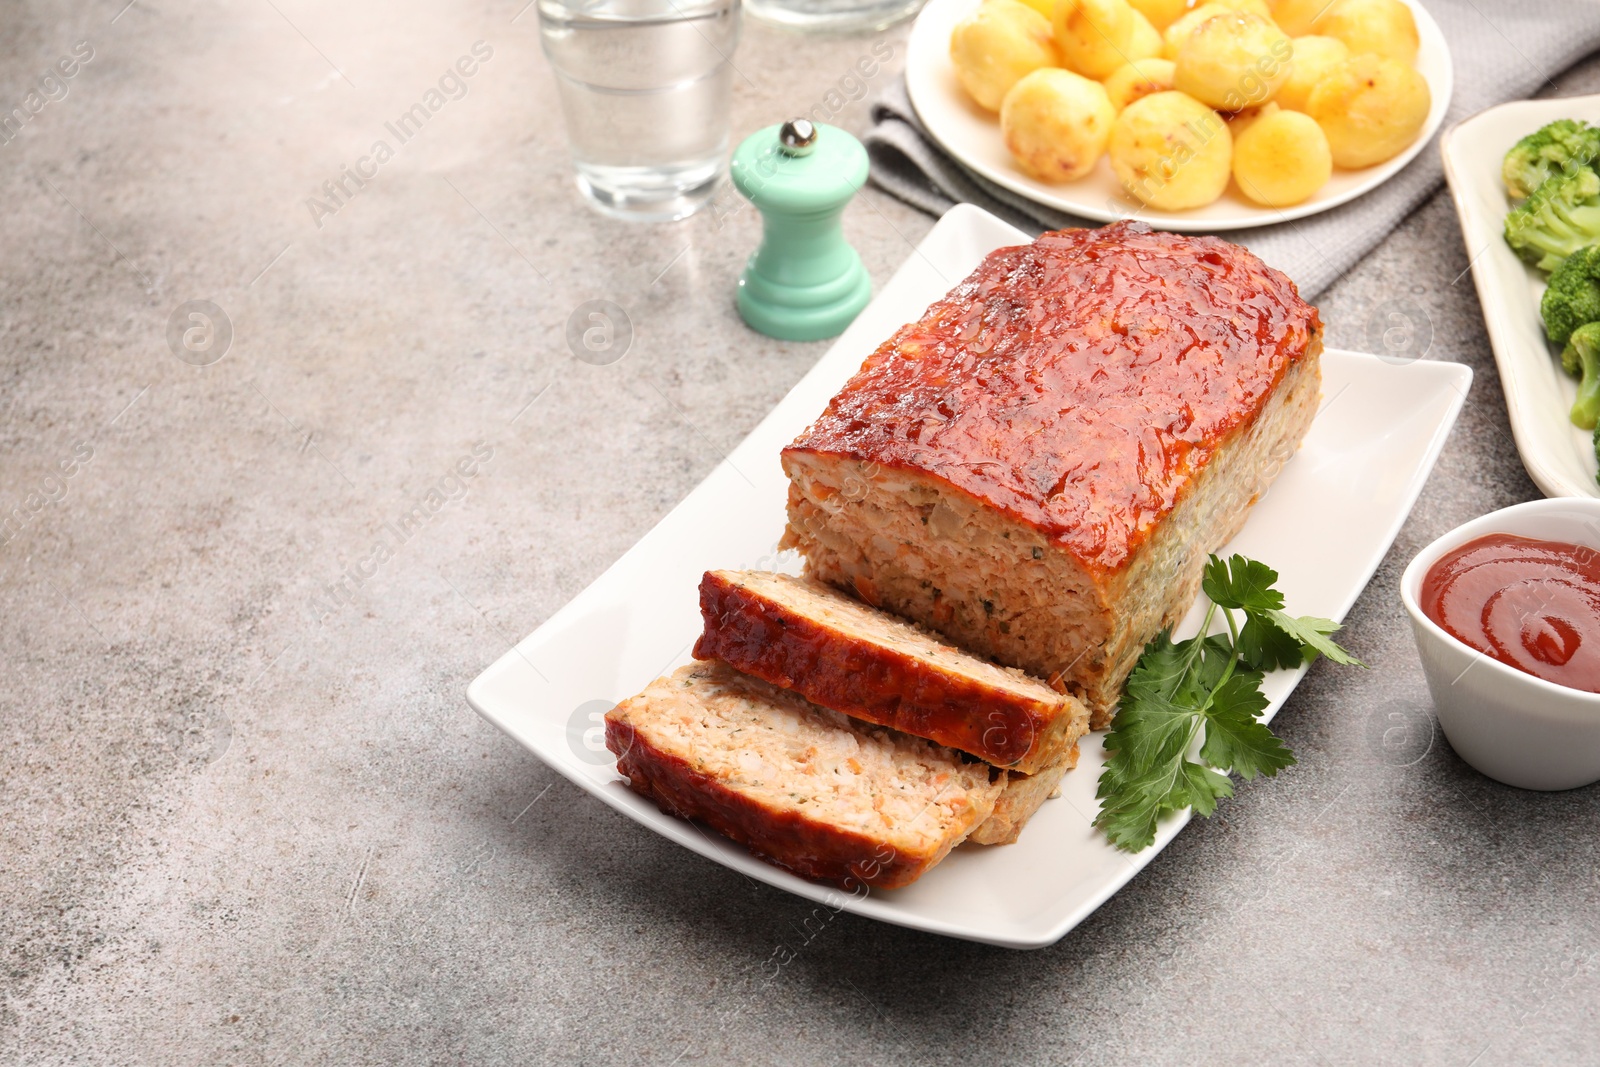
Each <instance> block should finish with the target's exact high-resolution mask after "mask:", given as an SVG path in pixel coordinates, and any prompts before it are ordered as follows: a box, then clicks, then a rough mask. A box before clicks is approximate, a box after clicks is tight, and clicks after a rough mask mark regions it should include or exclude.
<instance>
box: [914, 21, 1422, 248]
mask: <svg viewBox="0 0 1600 1067" xmlns="http://www.w3.org/2000/svg"><path fill="white" fill-rule="evenodd" d="M1452 85H1453V79H1452V70H1451V63H1450V50H1449V47H1448V46H1447V45H1446V44H1445V39H1444V34H1443V33H1441V32H1440V30H1439V26H1438V24H1437V23H1436V22H1434V20H1433V18H1432V17H1431V16H1429V15H1428V13H1427V11H1426V10H1425V9H1424V8H1423V7H1422V5H1421V4H1420V3H1417V2H1416V0H930V2H929V3H928V5H927V7H925V8H924V9H923V11H922V14H921V15H919V16H918V18H917V23H916V25H915V26H914V27H913V29H912V31H911V43H910V50H909V54H908V56H907V59H906V88H907V90H908V92H909V95H910V97H911V103H912V106H913V107H915V108H916V111H917V116H918V118H920V119H921V120H922V124H923V126H924V128H925V129H926V130H927V131H928V133H929V134H930V135H931V136H932V137H933V138H934V139H935V140H936V141H938V142H939V144H940V146H941V147H943V148H944V150H945V151H946V152H948V153H950V155H951V156H953V157H954V158H955V159H957V160H959V161H960V162H961V163H962V164H963V165H965V166H966V167H968V168H970V169H971V170H973V171H975V172H976V173H978V174H980V175H982V176H983V177H985V178H987V179H989V180H990V181H992V182H994V183H996V184H997V185H1000V186H1002V187H1004V188H1006V189H1010V190H1012V191H1014V192H1016V193H1020V194H1021V195H1023V196H1026V197H1028V198H1029V199H1031V200H1034V201H1037V202H1038V203H1040V204H1044V205H1046V206H1048V207H1052V208H1057V209H1059V210H1061V211H1065V212H1070V213H1072V214H1075V215H1080V216H1083V217H1085V218H1089V219H1095V220H1099V221H1105V222H1109V221H1112V220H1115V219H1119V218H1126V217H1129V216H1137V217H1138V218H1141V219H1144V220H1146V221H1148V222H1150V223H1151V224H1152V225H1155V226H1161V227H1164V228H1166V229H1170V230H1178V231H1186V230H1187V231H1217V230H1236V229H1243V228H1245V227H1250V226H1262V225H1268V224H1271V223H1275V222H1283V221H1288V220H1290V219H1297V218H1303V217H1305V216H1307V215H1312V214H1315V213H1317V212H1319V211H1325V210H1327V209H1328V208H1331V207H1336V206H1338V205H1339V204H1343V203H1346V202H1347V201H1349V200H1352V199H1354V198H1356V197H1358V196H1360V195H1362V194H1363V193H1365V192H1368V191H1369V190H1371V189H1373V188H1376V187H1377V186H1378V185H1380V184H1381V183H1382V182H1383V181H1384V180H1385V179H1386V178H1388V177H1389V176H1390V175H1392V174H1394V173H1395V172H1396V171H1398V170H1400V168H1402V167H1404V166H1405V165H1406V164H1407V163H1408V162H1410V161H1411V159H1412V158H1413V157H1414V156H1415V155H1416V154H1417V153H1418V152H1419V151H1421V150H1422V147H1423V145H1425V144H1426V143H1427V142H1428V140H1429V139H1430V138H1431V137H1432V136H1433V134H1434V133H1435V132H1436V131H1437V130H1438V128H1439V126H1440V124H1441V123H1442V122H1443V121H1444V115H1445V110H1446V109H1447V108H1448V106H1449V103H1450V93H1451V90H1452Z"/></svg>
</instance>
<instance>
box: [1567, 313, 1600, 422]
mask: <svg viewBox="0 0 1600 1067" xmlns="http://www.w3.org/2000/svg"><path fill="white" fill-rule="evenodd" d="M1561 369H1562V370H1564V371H1566V372H1567V373H1568V374H1571V375H1574V376H1577V375H1580V374H1581V375H1582V376H1583V380H1582V381H1580V382H1579V383H1578V399H1577V401H1576V402H1575V403H1574V404H1573V405H1572V425H1574V426H1576V427H1578V428H1579V429H1580V430H1592V429H1594V428H1595V424H1596V423H1597V422H1600V322H1589V323H1585V324H1584V325H1582V326H1579V327H1578V328H1577V329H1576V330H1573V331H1572V337H1571V339H1570V340H1568V341H1567V347H1566V348H1564V349H1562V350H1561Z"/></svg>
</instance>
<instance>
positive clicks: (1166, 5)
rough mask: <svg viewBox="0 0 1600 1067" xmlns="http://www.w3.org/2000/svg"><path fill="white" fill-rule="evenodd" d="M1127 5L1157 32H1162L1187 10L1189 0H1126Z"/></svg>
mask: <svg viewBox="0 0 1600 1067" xmlns="http://www.w3.org/2000/svg"><path fill="white" fill-rule="evenodd" d="M1128 5H1129V6H1130V7H1132V8H1133V9H1134V10H1135V11H1137V12H1139V14H1141V15H1143V16H1144V17H1145V18H1147V19H1149V20H1150V25H1152V26H1154V27H1155V28H1156V29H1157V30H1164V29H1166V28H1167V27H1168V26H1170V25H1172V23H1173V22H1174V21H1175V20H1176V19H1177V17H1178V16H1179V15H1181V14H1183V13H1184V12H1185V11H1187V10H1189V0H1128Z"/></svg>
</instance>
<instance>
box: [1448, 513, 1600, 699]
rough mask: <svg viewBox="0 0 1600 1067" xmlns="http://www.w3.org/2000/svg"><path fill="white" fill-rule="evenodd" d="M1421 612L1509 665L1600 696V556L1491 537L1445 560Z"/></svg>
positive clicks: (1512, 537)
mask: <svg viewBox="0 0 1600 1067" xmlns="http://www.w3.org/2000/svg"><path fill="white" fill-rule="evenodd" d="M1422 611H1423V614H1425V615H1427V616H1428V618H1430V619H1432V620H1433V621H1434V622H1436V623H1438V624H1439V625H1440V626H1442V627H1444V629H1445V630H1447V631H1449V632H1450V634H1451V635H1452V636H1454V637H1456V638H1457V639H1459V640H1461V641H1462V642H1464V643H1466V644H1468V645H1471V646H1472V647H1473V648H1475V649H1477V650H1478V651H1480V652H1483V653H1486V654H1487V655H1490V656H1493V657H1494V658H1495V659H1497V660H1499V661H1500V662H1501V663H1504V664H1506V665H1507V666H1511V667H1515V668H1517V669H1518V670H1520V671H1526V672H1527V673H1528V674H1531V675H1533V676H1535V677H1537V678H1543V679H1545V680H1546V681H1550V682H1555V683H1556V684H1557V685H1564V686H1567V687H1568V688H1571V689H1584V690H1587V691H1589V692H1591V693H1600V552H1597V551H1595V550H1594V549H1592V548H1584V547H1583V546H1581V545H1572V544H1567V543H1566V542H1564V541H1539V540H1535V539H1534V538H1531V537H1517V536H1515V535H1512V534H1489V535H1488V536H1487V537H1479V538H1477V539H1476V540H1473V541H1468V542H1467V543H1466V544H1464V545H1462V546H1461V547H1459V548H1456V549H1454V550H1452V551H1450V552H1447V553H1445V555H1443V556H1441V557H1440V558H1439V560H1438V562H1436V563H1434V565H1433V566H1432V567H1430V568H1428V573H1427V575H1426V577H1424V578H1423V579H1422Z"/></svg>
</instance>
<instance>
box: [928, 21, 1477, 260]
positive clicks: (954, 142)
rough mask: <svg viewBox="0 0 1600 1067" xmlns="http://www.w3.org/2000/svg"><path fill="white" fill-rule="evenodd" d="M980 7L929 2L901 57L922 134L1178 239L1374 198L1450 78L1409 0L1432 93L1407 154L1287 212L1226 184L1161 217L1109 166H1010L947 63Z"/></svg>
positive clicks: (1007, 176) (1029, 182) (1425, 133)
mask: <svg viewBox="0 0 1600 1067" xmlns="http://www.w3.org/2000/svg"><path fill="white" fill-rule="evenodd" d="M979 2H980V0H929V3H928V6H927V7H925V8H923V9H922V14H920V15H918V16H917V22H916V25H915V26H913V27H912V30H911V42H910V47H909V51H908V53H907V55H906V90H907V92H908V94H909V95H910V97H911V104H912V106H913V107H915V108H916V109H917V117H918V118H920V119H921V120H922V125H923V128H925V129H926V130H927V131H928V133H929V134H930V135H931V136H932V137H933V139H934V140H936V141H938V142H939V144H940V146H941V147H943V148H944V150H945V151H946V152H948V153H949V154H950V155H951V156H953V157H954V158H955V159H957V160H959V161H960V162H961V163H963V164H964V165H966V166H967V167H968V168H969V169H971V170H973V171H976V172H977V173H978V174H981V175H983V176H984V177H985V178H987V179H989V180H990V181H992V182H994V183H995V184H996V185H999V186H1001V187H1002V188H1005V189H1009V190H1011V191H1012V192H1014V193H1019V194H1021V195H1022V196H1025V197H1027V198H1028V199H1029V200H1034V201H1037V202H1038V203H1040V204H1044V205H1045V206H1047V207H1052V208H1056V209H1058V210H1061V211H1067V212H1071V213H1072V214H1074V215H1078V216H1080V217H1082V218H1086V219H1095V220H1097V221H1100V222H1112V221H1115V220H1116V219H1120V218H1126V217H1129V216H1137V217H1138V218H1141V219H1144V220H1145V221H1146V222H1148V223H1150V224H1151V225H1152V226H1154V227H1156V228H1157V229H1163V230H1176V231H1178V232H1180V233H1215V232H1218V231H1222V230H1240V229H1245V228H1247V227H1250V226H1266V225H1270V224H1272V223H1276V222H1287V221H1289V220H1291V219H1299V218H1304V217H1306V216H1307V215H1315V214H1317V213H1318V212H1319V211H1327V210H1328V209H1329V208H1333V207H1338V206H1339V205H1340V204H1343V203H1346V202H1348V201H1350V200H1354V199H1355V198H1356V197H1358V196H1361V195H1362V194H1363V193H1368V192H1371V191H1372V190H1373V189H1376V188H1377V187H1378V186H1379V185H1382V184H1383V183H1384V182H1385V181H1386V180H1388V178H1389V177H1390V176H1391V175H1393V174H1395V173H1396V172H1398V171H1399V170H1400V169H1401V168H1402V167H1404V166H1405V165H1406V164H1407V163H1409V162H1411V160H1412V158H1413V157H1415V156H1416V154H1417V153H1418V152H1420V151H1422V147H1423V145H1425V144H1427V143H1428V141H1429V139H1430V138H1432V137H1433V135H1434V133H1435V132H1436V131H1437V130H1438V129H1439V126H1440V125H1441V124H1442V123H1443V122H1444V114H1445V111H1446V110H1447V109H1448V108H1449V106H1450V94H1451V92H1452V91H1453V90H1454V85H1455V75H1454V71H1453V69H1452V67H1451V63H1450V47H1449V45H1447V44H1446V43H1445V39H1444V34H1443V33H1442V32H1441V31H1440V29H1439V24H1438V23H1436V22H1434V21H1433V17H1432V16H1431V15H1429V14H1428V12H1427V10H1426V9H1424V8H1423V6H1422V5H1421V4H1420V3H1418V2H1417V0H1405V2H1406V3H1407V4H1408V5H1409V6H1410V7H1411V10H1412V12H1413V13H1414V14H1415V16H1416V21H1417V35H1418V38H1419V39H1420V45H1421V47H1420V48H1419V49H1418V51H1417V70H1418V72H1419V73H1421V75H1422V76H1423V77H1424V78H1425V79H1427V82H1428V89H1429V91H1430V92H1431V93H1432V96H1433V106H1432V108H1431V109H1430V110H1429V112H1428V121H1427V123H1426V125H1424V126H1423V128H1422V132H1421V134H1419V135H1418V137H1417V139H1416V140H1415V141H1413V142H1412V143H1411V147H1409V148H1407V149H1406V150H1405V151H1404V152H1402V153H1400V154H1399V155H1398V156H1395V157H1394V158H1393V159H1391V160H1388V161H1387V162H1384V163H1379V164H1376V165H1375V166H1371V167H1364V168H1362V169H1361V170H1335V171H1334V172H1333V177H1332V178H1330V179H1329V181H1328V183H1327V184H1326V185H1324V186H1323V187H1322V188H1321V189H1319V190H1317V192H1316V194H1315V195H1314V196H1312V197H1311V199H1309V200H1307V201H1305V202H1304V203H1302V204H1296V205H1295V206H1294V207H1288V208H1267V207H1261V206H1260V205H1259V204H1252V203H1251V202H1250V201H1249V200H1246V199H1245V198H1244V196H1243V195H1242V194H1241V193H1240V192H1239V190H1238V187H1237V186H1236V185H1235V184H1233V183H1232V182H1230V183H1229V184H1228V189H1227V191H1226V192H1224V193H1223V194H1222V198H1221V199H1219V200H1217V201H1216V202H1215V203H1212V204H1208V205H1206V206H1205V207H1202V208H1195V209H1193V210H1190V211H1176V212H1173V211H1157V210H1155V209H1154V208H1147V207H1145V206H1144V205H1143V204H1141V203H1139V201H1137V200H1134V199H1132V198H1131V197H1129V196H1128V195H1127V194H1125V193H1124V192H1123V191H1122V187H1121V186H1120V185H1119V184H1118V183H1117V179H1116V176H1115V175H1114V174H1113V173H1112V172H1111V163H1110V161H1109V160H1107V159H1102V160H1101V161H1100V162H1099V164H1098V165H1096V167H1095V169H1094V170H1092V171H1090V172H1089V173H1088V174H1086V175H1085V176H1084V177H1082V178H1079V179H1078V180H1077V181H1073V182H1063V183H1060V184H1051V183H1049V182H1042V181H1039V180H1038V179H1036V178H1030V177H1029V176H1028V175H1026V174H1024V173H1023V172H1022V171H1020V170H1018V169H1017V166H1016V164H1015V163H1014V162H1012V159H1011V153H1010V152H1008V151H1006V146H1005V142H1004V140H1003V139H1002V138H1001V136H1000V122H999V119H998V118H997V117H996V116H995V115H993V114H991V113H989V112H987V111H984V110H983V109H982V108H980V107H979V106H978V105H977V104H975V103H973V102H972V99H971V98H970V97H968V96H967V94H966V91H965V90H964V89H962V88H961V83H960V82H959V81H958V80H957V79H956V72H955V67H954V66H953V65H952V64H951V62H950V31H951V30H953V29H955V26H956V23H958V22H960V21H961V20H962V19H964V18H966V17H967V15H968V14H970V13H971V12H972V11H974V10H975V9H976V8H977V7H978V5H979Z"/></svg>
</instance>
